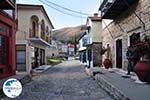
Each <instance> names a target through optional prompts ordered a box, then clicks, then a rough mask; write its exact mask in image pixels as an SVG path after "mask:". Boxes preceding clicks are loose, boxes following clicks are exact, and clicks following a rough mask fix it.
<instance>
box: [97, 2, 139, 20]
mask: <svg viewBox="0 0 150 100" xmlns="http://www.w3.org/2000/svg"><path fill="white" fill-rule="evenodd" d="M137 1H138V0H104V1H103V2H102V4H101V6H100V8H99V10H100V11H101V16H102V19H115V18H117V17H118V16H119V15H121V14H122V13H123V12H125V11H126V10H128V9H129V7H130V6H132V5H133V4H134V3H136V2H137Z"/></svg>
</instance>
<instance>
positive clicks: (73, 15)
mask: <svg viewBox="0 0 150 100" xmlns="http://www.w3.org/2000/svg"><path fill="white" fill-rule="evenodd" d="M39 1H40V2H41V3H43V4H45V5H46V6H48V7H50V8H52V9H54V10H56V11H58V12H60V13H63V14H66V15H69V16H72V17H76V18H87V17H84V16H78V15H75V14H71V13H67V12H64V11H62V10H60V9H58V8H56V7H53V6H52V5H50V4H47V3H46V2H44V1H42V0H39Z"/></svg>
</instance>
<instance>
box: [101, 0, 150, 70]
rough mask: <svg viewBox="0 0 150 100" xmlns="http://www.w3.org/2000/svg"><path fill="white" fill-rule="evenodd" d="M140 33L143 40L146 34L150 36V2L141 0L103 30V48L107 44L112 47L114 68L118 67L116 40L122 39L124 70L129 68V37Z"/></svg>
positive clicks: (149, 0)
mask: <svg viewBox="0 0 150 100" xmlns="http://www.w3.org/2000/svg"><path fill="white" fill-rule="evenodd" d="M137 15H138V16H139V17H140V18H141V20H142V21H143V22H144V24H145V27H144V24H143V23H142V22H141V21H140V19H139V18H138V17H137ZM138 32H140V36H141V38H142V37H143V35H144V34H150V0H139V1H138V3H135V4H134V5H133V6H131V8H130V9H128V10H127V11H125V12H124V13H123V14H122V15H120V16H118V18H117V19H116V20H114V21H113V22H112V23H110V24H109V25H108V27H107V28H105V29H103V32H102V40H103V46H104V47H106V45H107V44H109V45H110V47H111V55H112V57H111V59H112V62H113V66H114V67H115V66H116V40H117V39H122V47H123V48H122V53H123V55H122V58H123V63H122V64H123V69H125V70H126V68H127V59H126V51H127V46H129V43H130V41H129V37H130V36H131V35H132V34H133V33H138Z"/></svg>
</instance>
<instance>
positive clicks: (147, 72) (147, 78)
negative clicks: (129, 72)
mask: <svg viewBox="0 0 150 100" xmlns="http://www.w3.org/2000/svg"><path fill="white" fill-rule="evenodd" d="M134 70H135V73H136V74H137V76H138V78H139V80H141V81H142V82H148V83H149V82H150V63H147V62H145V61H139V62H138V63H137V64H136V65H135V68H134Z"/></svg>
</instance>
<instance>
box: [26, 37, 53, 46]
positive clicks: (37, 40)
mask: <svg viewBox="0 0 150 100" xmlns="http://www.w3.org/2000/svg"><path fill="white" fill-rule="evenodd" d="M29 40H30V42H31V43H32V44H34V45H40V46H45V47H52V45H51V44H49V43H48V42H46V41H44V40H43V39H40V38H30V39H29Z"/></svg>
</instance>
